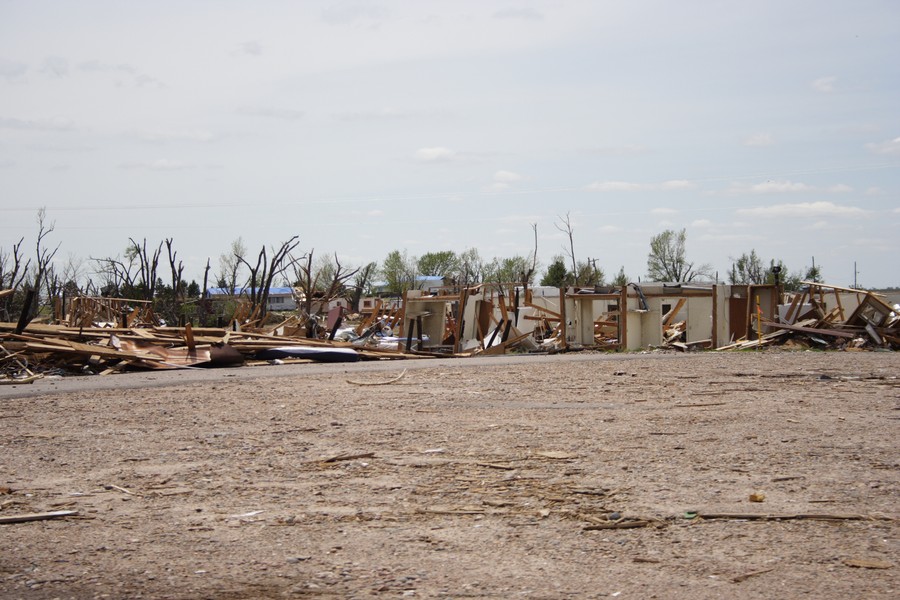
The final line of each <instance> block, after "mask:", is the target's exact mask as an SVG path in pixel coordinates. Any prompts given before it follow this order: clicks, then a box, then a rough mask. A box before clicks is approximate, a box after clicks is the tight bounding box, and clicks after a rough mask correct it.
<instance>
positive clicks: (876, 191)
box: [866, 185, 884, 196]
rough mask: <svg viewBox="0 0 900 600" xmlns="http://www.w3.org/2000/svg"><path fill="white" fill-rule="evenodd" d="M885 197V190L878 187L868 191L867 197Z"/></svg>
mask: <svg viewBox="0 0 900 600" xmlns="http://www.w3.org/2000/svg"><path fill="white" fill-rule="evenodd" d="M882 195H884V190H883V189H881V188H880V187H878V186H874V185H873V186H872V187H870V188H867V189H866V196H882Z"/></svg>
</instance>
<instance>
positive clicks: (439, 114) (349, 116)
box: [332, 108, 450, 122]
mask: <svg viewBox="0 0 900 600" xmlns="http://www.w3.org/2000/svg"><path fill="white" fill-rule="evenodd" d="M332 116H333V117H334V118H335V119H337V120H339V121H347V122H356V121H401V120H407V119H420V118H441V119H446V118H447V117H448V116H450V113H449V112H447V111H444V110H434V111H420V110H397V109H395V108H384V109H381V110H369V111H356V112H344V113H335V114H333V115H332Z"/></svg>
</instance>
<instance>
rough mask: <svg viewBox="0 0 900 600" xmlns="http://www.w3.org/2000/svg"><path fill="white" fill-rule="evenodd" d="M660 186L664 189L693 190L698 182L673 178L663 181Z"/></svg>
mask: <svg viewBox="0 0 900 600" xmlns="http://www.w3.org/2000/svg"><path fill="white" fill-rule="evenodd" d="M659 187H660V188H661V189H664V190H693V189H695V188H696V187H697V184H696V183H694V182H692V181H688V180H687V179H672V180H670V181H665V182H663V183H662V184H661V185H660V186H659Z"/></svg>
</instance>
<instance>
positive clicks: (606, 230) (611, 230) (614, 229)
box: [597, 225, 625, 233]
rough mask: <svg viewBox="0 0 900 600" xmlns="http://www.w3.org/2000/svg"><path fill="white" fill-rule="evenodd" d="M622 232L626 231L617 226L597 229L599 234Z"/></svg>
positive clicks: (602, 226)
mask: <svg viewBox="0 0 900 600" xmlns="http://www.w3.org/2000/svg"><path fill="white" fill-rule="evenodd" d="M620 231H625V230H624V229H622V228H621V227H618V226H617V225H601V226H600V227H598V228H597V232H598V233H619V232H620Z"/></svg>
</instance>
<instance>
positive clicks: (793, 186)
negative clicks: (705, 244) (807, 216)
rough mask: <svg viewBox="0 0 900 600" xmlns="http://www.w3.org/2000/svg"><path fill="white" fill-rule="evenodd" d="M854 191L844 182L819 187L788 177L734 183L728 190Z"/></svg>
mask: <svg viewBox="0 0 900 600" xmlns="http://www.w3.org/2000/svg"><path fill="white" fill-rule="evenodd" d="M852 191H853V188H852V187H850V186H849V185H846V184H843V183H837V184H834V185H830V186H827V187H817V186H814V185H809V184H808V183H803V182H800V181H790V180H787V179H770V180H768V181H762V182H760V183H754V184H751V185H747V184H745V183H734V184H732V185H731V187H729V188H728V190H726V192H727V193H729V194H804V193H811V192H819V193H827V194H843V193H847V192H852Z"/></svg>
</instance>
